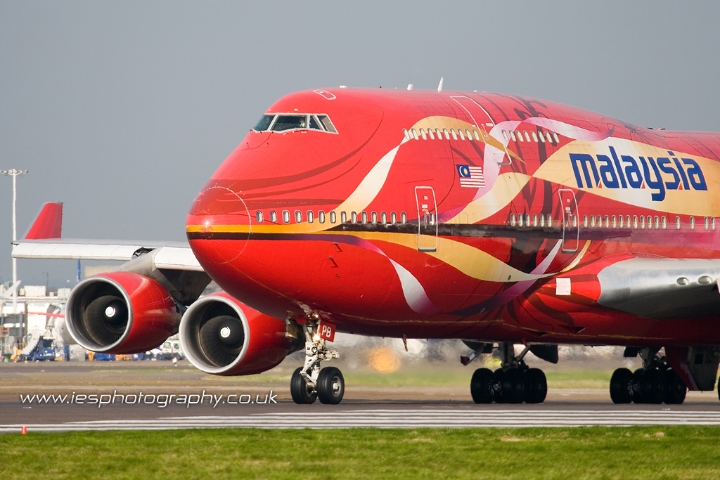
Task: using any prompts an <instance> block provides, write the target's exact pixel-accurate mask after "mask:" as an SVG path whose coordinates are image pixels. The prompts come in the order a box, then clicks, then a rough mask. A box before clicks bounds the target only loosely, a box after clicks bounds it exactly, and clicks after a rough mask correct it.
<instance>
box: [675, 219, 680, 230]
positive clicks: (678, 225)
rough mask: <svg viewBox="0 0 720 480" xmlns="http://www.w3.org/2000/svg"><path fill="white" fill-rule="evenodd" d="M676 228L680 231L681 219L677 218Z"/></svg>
mask: <svg viewBox="0 0 720 480" xmlns="http://www.w3.org/2000/svg"><path fill="white" fill-rule="evenodd" d="M675 228H676V229H677V230H680V217H675Z"/></svg>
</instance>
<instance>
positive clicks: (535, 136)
mask: <svg viewBox="0 0 720 480" xmlns="http://www.w3.org/2000/svg"><path fill="white" fill-rule="evenodd" d="M530 133H531V134H532V137H533V141H534V142H535V143H537V141H538V138H537V135H536V134H535V130H533V131H532V132H530Z"/></svg>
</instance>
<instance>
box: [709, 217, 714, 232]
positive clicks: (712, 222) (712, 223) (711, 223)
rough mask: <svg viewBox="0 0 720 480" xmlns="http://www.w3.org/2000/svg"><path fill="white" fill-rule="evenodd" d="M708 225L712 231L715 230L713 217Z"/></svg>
mask: <svg viewBox="0 0 720 480" xmlns="http://www.w3.org/2000/svg"><path fill="white" fill-rule="evenodd" d="M710 225H711V227H710V228H712V229H713V230H715V217H713V219H712V221H711V222H710Z"/></svg>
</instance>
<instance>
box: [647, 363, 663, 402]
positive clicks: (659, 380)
mask: <svg viewBox="0 0 720 480" xmlns="http://www.w3.org/2000/svg"><path fill="white" fill-rule="evenodd" d="M643 386H644V388H645V389H646V391H645V392H644V393H643V398H644V400H645V403H652V404H655V405H659V404H661V403H663V400H665V391H666V390H667V388H666V386H665V372H661V371H660V370H658V369H657V368H648V369H647V370H645V374H644V375H643Z"/></svg>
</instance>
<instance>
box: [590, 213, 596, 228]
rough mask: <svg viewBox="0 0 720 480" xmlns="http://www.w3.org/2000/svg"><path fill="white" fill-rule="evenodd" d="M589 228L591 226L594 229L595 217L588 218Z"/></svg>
mask: <svg viewBox="0 0 720 480" xmlns="http://www.w3.org/2000/svg"><path fill="white" fill-rule="evenodd" d="M590 226H591V227H594V226H595V215H591V216H590Z"/></svg>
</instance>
